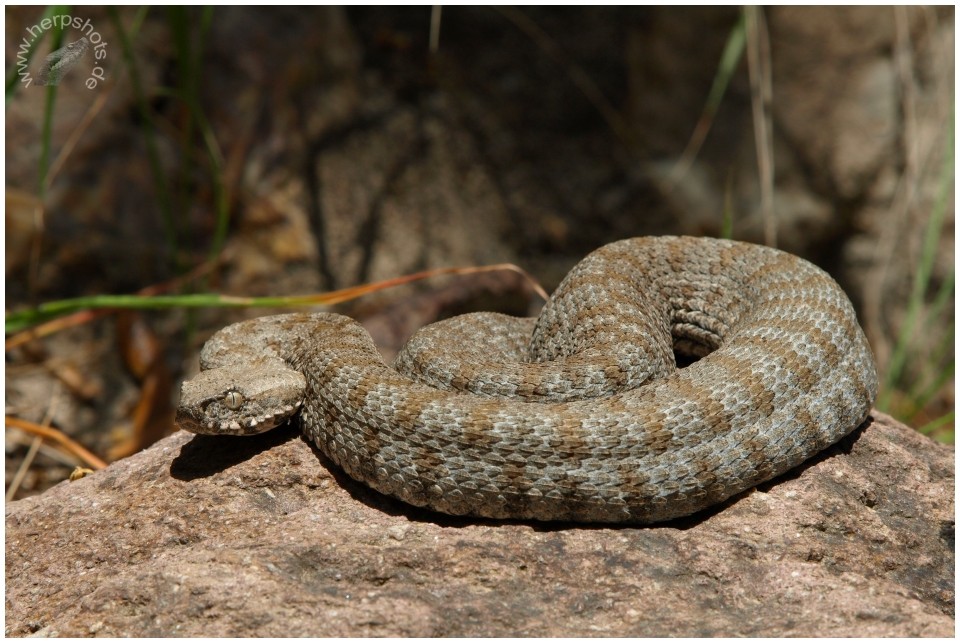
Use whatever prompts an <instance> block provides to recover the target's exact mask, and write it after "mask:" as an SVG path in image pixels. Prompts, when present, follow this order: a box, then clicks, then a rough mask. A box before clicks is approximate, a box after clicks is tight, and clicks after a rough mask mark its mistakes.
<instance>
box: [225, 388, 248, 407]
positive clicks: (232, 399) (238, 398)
mask: <svg viewBox="0 0 960 643" xmlns="http://www.w3.org/2000/svg"><path fill="white" fill-rule="evenodd" d="M223 403H224V404H226V405H227V408H228V409H230V410H231V411H236V410H237V409H239V408H240V405H241V404H243V396H242V395H241V394H240V393H237V392H236V391H228V392H227V394H226V395H224V396H223Z"/></svg>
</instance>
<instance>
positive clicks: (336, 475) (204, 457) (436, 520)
mask: <svg viewBox="0 0 960 643" xmlns="http://www.w3.org/2000/svg"><path fill="white" fill-rule="evenodd" d="M872 423H873V417H872V416H868V417H867V419H866V420H865V421H864V422H863V423H862V424H861V425H860V426H858V427H857V428H856V429H854V430H853V431H852V432H851V433H850V434H849V435H847V436H846V437H844V438H843V439H842V440H840V441H839V442H837V443H836V444H834V445H833V446H831V447H829V448H827V449H825V450H823V451H822V452H820V453H818V454H817V455H815V456H814V457H812V458H810V459H808V460H806V461H805V462H803V463H802V464H800V465H798V466H796V467H794V468H793V469H791V470H790V471H788V472H786V473H784V474H782V475H780V476H778V477H776V478H774V479H773V480H769V481H767V482H764V483H761V484H759V485H757V486H756V487H753V488H751V489H747V490H746V491H743V492H741V493H739V494H737V495H735V496H733V497H731V498H728V499H727V500H725V501H723V502H721V503H718V504H716V505H713V506H711V507H707V508H706V509H703V510H701V511H698V512H696V513H694V514H691V515H689V516H683V517H681V518H675V519H673V520H667V521H663V522H658V523H654V524H649V525H639V524H631V523H579V522H569V521H538V520H510V519H494V518H480V517H473V516H451V515H448V514H443V513H439V512H436V511H433V510H430V509H424V508H422V507H415V506H413V505H409V504H407V503H405V502H402V501H400V500H397V499H395V498H391V497H390V496H386V495H384V494H382V493H380V492H378V491H376V490H374V489H371V488H370V487H368V486H367V485H365V484H363V483H361V482H357V481H356V480H354V479H353V478H351V477H350V476H349V475H347V474H346V473H344V471H343V470H342V469H341V468H340V467H339V466H337V465H336V464H335V463H334V462H332V461H331V460H330V459H329V458H328V457H327V456H326V455H324V454H323V452H321V451H320V450H319V449H318V448H317V447H316V445H314V444H313V442H312V441H310V440H309V439H307V438H306V437H305V436H303V435H302V434H300V432H299V430H298V429H297V427H296V426H294V425H293V424H287V425H286V426H283V427H280V428H278V429H275V430H273V431H268V432H267V433H264V434H262V435H258V436H207V435H198V436H195V437H194V438H193V440H191V441H190V442H188V443H187V444H185V445H184V446H183V448H182V449H181V450H180V454H179V455H178V456H177V457H176V458H174V460H173V462H172V463H171V465H170V474H171V475H172V476H173V477H174V478H176V479H178V480H186V481H189V480H196V479H198V478H205V477H208V476H210V475H212V474H214V473H218V472H220V471H224V470H226V469H229V468H230V467H232V466H234V465H236V464H239V463H241V462H244V461H246V460H248V459H250V458H251V457H253V456H255V455H257V454H258V453H261V452H263V451H265V450H267V449H271V448H273V447H276V446H279V445H280V444H283V443H285V442H288V441H289V440H292V439H294V438H296V437H297V436H299V437H300V439H301V440H303V441H304V443H305V444H306V445H307V446H308V447H309V448H310V449H311V451H313V454H314V455H315V456H316V458H317V462H318V463H319V464H320V465H321V466H323V467H324V468H325V469H326V470H327V471H328V472H329V473H330V475H331V476H332V477H333V479H334V480H335V481H336V482H337V484H338V485H340V487H342V488H343V489H344V490H345V491H346V492H347V493H348V494H349V495H350V497H351V498H353V499H354V500H356V501H357V502H360V503H363V504H365V505H367V506H368V507H371V508H373V509H376V510H377V511H382V512H383V513H385V514H387V515H389V516H404V517H405V518H406V519H407V520H409V521H411V522H417V523H430V524H434V525H437V526H440V527H453V528H462V527H467V526H470V525H487V526H491V527H500V526H506V525H529V526H530V527H532V528H533V530H534V531H537V532H540V533H549V532H555V531H565V530H569V529H664V528H665V529H677V530H681V531H686V530H688V529H692V528H694V527H696V526H698V525H700V524H701V523H703V522H704V521H705V520H708V519H709V518H711V517H713V516H715V515H717V514H719V513H720V512H722V511H725V510H726V509H728V508H729V507H731V506H733V505H734V504H736V503H737V502H739V501H740V500H741V499H742V498H744V497H746V496H747V495H748V494H750V493H751V492H752V491H753V489H759V490H760V491H763V492H769V491H770V490H771V489H773V488H774V487H776V486H777V485H778V484H780V483H781V482H784V481H786V480H793V479H796V478H798V477H799V476H800V475H802V474H803V472H804V471H806V470H807V469H808V468H809V467H811V466H814V465H816V464H818V463H820V462H823V461H824V460H826V459H828V458H832V457H835V456H838V455H843V454H849V453H850V451H851V449H852V448H853V445H854V444H855V443H856V441H857V440H858V439H859V438H860V435H862V433H863V432H864V431H865V430H866V429H867V428H868V427H869V426H870V425H871V424H872Z"/></svg>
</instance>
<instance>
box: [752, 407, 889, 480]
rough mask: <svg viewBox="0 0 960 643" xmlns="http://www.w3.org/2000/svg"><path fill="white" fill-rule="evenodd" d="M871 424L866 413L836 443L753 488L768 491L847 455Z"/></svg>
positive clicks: (871, 420)
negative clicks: (813, 467)
mask: <svg viewBox="0 0 960 643" xmlns="http://www.w3.org/2000/svg"><path fill="white" fill-rule="evenodd" d="M871 424H873V416H872V415H868V416H867V419H866V420H864V421H863V422H862V423H861V424H860V426H858V427H857V428H855V429H854V430H853V431H851V432H850V433H849V434H847V435H846V436H845V437H844V438H843V439H841V440H840V441H838V442H837V443H836V444H834V445H832V446H829V447H827V448H826V449H824V450H823V451H821V452H820V453H818V454H816V455H815V456H813V457H812V458H808V459H807V460H805V461H803V462H801V463H800V464H798V465H797V466H795V467H794V468H792V469H790V470H789V471H787V472H786V473H783V474H781V475H779V476H777V477H776V478H774V479H773V480H767V481H766V482H762V483H760V484H758V485H757V486H756V487H755V488H756V489H759V490H760V491H763V492H767V491H770V490H771V489H773V488H774V487H775V486H777V485H778V484H780V483H781V482H783V481H785V480H795V479H797V478H799V477H800V476H801V475H802V474H803V472H804V471H806V470H807V469H809V468H810V467H812V466H814V465H817V464H819V463H821V462H823V461H824V460H828V459H830V458H833V457H836V456H838V455H849V454H850V451H852V450H853V445H854V444H856V443H857V440H859V439H860V436H861V435H863V432H864V431H866V430H867V429H868V428H869V427H870V425H871ZM749 491H750V490H748V491H747V492H744V493H748V492H749ZM741 495H742V494H741ZM737 497H739V496H737Z"/></svg>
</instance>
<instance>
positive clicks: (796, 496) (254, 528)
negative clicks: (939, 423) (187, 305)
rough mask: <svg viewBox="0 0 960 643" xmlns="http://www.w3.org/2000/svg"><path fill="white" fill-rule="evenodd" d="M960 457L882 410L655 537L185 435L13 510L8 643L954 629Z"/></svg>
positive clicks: (303, 446)
mask: <svg viewBox="0 0 960 643" xmlns="http://www.w3.org/2000/svg"><path fill="white" fill-rule="evenodd" d="M953 477H954V456H953V451H952V449H950V448H949V447H945V446H943V445H940V444H937V443H935V442H933V441H931V440H929V439H927V438H925V437H923V436H921V435H919V434H917V433H916V432H914V431H913V430H911V429H909V428H908V427H906V426H903V425H900V424H897V423H896V422H895V421H893V420H892V419H891V418H889V417H887V416H885V415H883V414H879V413H874V419H873V421H872V422H871V421H868V423H867V424H866V425H865V427H861V429H858V430H857V431H855V432H854V433H853V434H852V435H851V436H849V437H848V438H846V439H844V440H843V441H841V442H840V443H839V444H838V445H836V446H834V447H832V448H830V449H828V450H827V451H826V452H824V453H822V454H821V455H819V456H818V457H816V458H814V459H813V460H812V461H810V462H808V463H807V464H805V465H803V466H802V467H800V468H799V469H797V470H795V471H793V472H791V473H789V474H787V475H786V476H784V477H781V478H779V479H777V480H775V481H773V482H771V483H768V484H765V485H762V486H761V487H760V488H758V489H756V490H753V491H749V492H747V493H745V494H742V495H740V496H738V497H736V498H734V499H733V500H731V501H730V502H728V503H726V504H725V505H723V506H721V507H718V508H715V509H712V510H709V511H707V512H704V513H701V514H698V515H697V516H694V517H691V518H688V519H684V520H680V521H673V522H670V523H665V524H663V525H660V526H655V527H652V528H585V527H582V526H577V525H569V524H541V523H498V522H493V521H480V520H457V519H452V518H449V517H444V516H439V515H437V514H432V513H428V512H423V511H419V510H415V509H412V508H408V507H406V506H404V505H402V504H400V503H396V502H394V501H391V500H389V499H387V498H385V497H383V496H380V495H378V494H376V493H374V492H372V491H369V490H367V489H366V488H364V487H362V486H359V485H357V484H355V483H353V482H352V481H350V480H349V479H347V478H346V477H345V476H343V475H342V474H341V473H340V472H339V471H336V470H334V469H331V468H330V467H329V466H328V464H327V463H326V462H324V461H323V458H322V456H320V455H319V454H318V453H317V452H316V451H314V450H313V449H311V448H310V447H309V446H308V445H307V443H306V442H304V441H303V440H302V439H301V438H300V437H298V436H297V434H296V432H295V431H294V430H293V429H283V430H281V431H279V432H274V434H273V435H271V434H266V435H264V436H260V437H252V438H206V437H202V436H192V435H189V434H186V433H184V432H180V433H177V434H175V435H173V436H171V437H169V438H167V439H165V440H163V441H161V442H159V443H158V444H157V445H155V446H154V447H153V448H151V449H149V450H148V451H145V452H142V453H140V454H138V455H136V456H134V457H131V458H128V459H126V460H122V461H119V462H116V463H114V464H113V465H111V466H110V467H109V468H108V469H106V470H104V471H101V472H98V473H96V474H94V475H92V476H90V477H87V478H84V479H82V480H80V481H78V482H74V483H62V484H60V485H58V486H57V487H54V488H53V489H51V490H49V491H48V492H46V493H44V494H43V495H40V496H36V497H32V498H28V499H26V500H21V501H18V502H13V503H9V504H8V505H7V507H6V588H7V591H6V633H7V634H8V635H11V636H23V635H29V634H39V635H47V636H87V635H94V634H95V635H100V636H162V635H166V636H201V635H202V636H302V635H318V636H319V635H326V636H508V635H517V636H531V635H538V636H562V635H571V636H577V635H580V636H589V635H604V636H951V635H952V634H953V632H954V618H953V601H954V575H953V570H954V503H953V499H954V482H953Z"/></svg>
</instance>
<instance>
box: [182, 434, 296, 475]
mask: <svg viewBox="0 0 960 643" xmlns="http://www.w3.org/2000/svg"><path fill="white" fill-rule="evenodd" d="M299 433H300V431H299V429H298V428H297V427H296V426H294V425H293V424H291V423H288V424H285V425H284V426H281V427H278V428H276V429H273V430H272V431H267V432H266V433H261V434H260V435H196V436H194V437H193V439H192V440H191V441H190V442H187V443H186V444H185V445H183V447H182V448H181V449H180V454H179V455H178V456H177V457H175V458H174V459H173V462H171V463H170V475H171V476H172V477H173V478H175V479H177V480H184V481H190V480H197V479H199V478H207V477H209V476H211V475H213V474H215V473H219V472H221V471H225V470H227V469H229V468H230V467H232V466H234V465H237V464H240V463H241V462H245V461H247V460H249V459H250V458H252V457H253V456H255V455H257V454H258V453H262V452H264V451H266V450H268V449H272V448H274V447H276V446H279V445H281V444H283V443H284V442H288V441H290V440H292V439H293V438H295V437H297V435H299Z"/></svg>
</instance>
